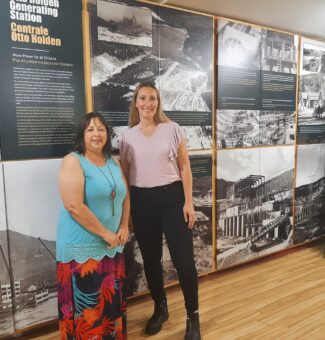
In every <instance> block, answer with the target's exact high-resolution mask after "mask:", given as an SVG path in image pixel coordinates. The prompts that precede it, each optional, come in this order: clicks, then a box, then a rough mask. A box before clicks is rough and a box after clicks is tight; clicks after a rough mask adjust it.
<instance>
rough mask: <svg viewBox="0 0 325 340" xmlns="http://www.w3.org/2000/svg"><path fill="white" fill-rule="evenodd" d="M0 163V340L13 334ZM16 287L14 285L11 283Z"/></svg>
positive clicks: (0, 165)
mask: <svg viewBox="0 0 325 340" xmlns="http://www.w3.org/2000/svg"><path fill="white" fill-rule="evenodd" d="M2 166H3V165H2V163H0V286H1V299H0V319H1V323H0V338H2V337H5V336H7V335H10V334H13V332H14V319H13V301H12V281H11V280H10V273H9V254H8V239H7V223H6V206H5V198H4V186H3V171H2ZM13 284H14V285H15V287H16V283H15V282H14V283H13Z"/></svg>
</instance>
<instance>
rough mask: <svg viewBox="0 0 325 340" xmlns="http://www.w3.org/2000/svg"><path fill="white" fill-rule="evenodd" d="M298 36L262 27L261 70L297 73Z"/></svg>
mask: <svg viewBox="0 0 325 340" xmlns="http://www.w3.org/2000/svg"><path fill="white" fill-rule="evenodd" d="M297 61H298V36H297V35H293V34H288V33H283V32H278V31H273V30H269V29H262V70H263V71H271V72H281V73H291V74H296V73H297Z"/></svg>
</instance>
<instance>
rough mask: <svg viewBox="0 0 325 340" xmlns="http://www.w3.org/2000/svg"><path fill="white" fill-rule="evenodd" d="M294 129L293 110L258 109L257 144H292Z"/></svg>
mask: <svg viewBox="0 0 325 340" xmlns="http://www.w3.org/2000/svg"><path fill="white" fill-rule="evenodd" d="M295 131H296V114H295V112H292V111H260V114H259V145H283V144H294V142H295Z"/></svg>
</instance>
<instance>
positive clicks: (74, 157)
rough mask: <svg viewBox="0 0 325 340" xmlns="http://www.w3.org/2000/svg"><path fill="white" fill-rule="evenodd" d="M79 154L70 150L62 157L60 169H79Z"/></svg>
mask: <svg viewBox="0 0 325 340" xmlns="http://www.w3.org/2000/svg"><path fill="white" fill-rule="evenodd" d="M80 157H81V155H80V154H78V153H76V152H71V153H69V154H67V155H66V156H64V157H63V159H62V163H61V169H68V170H69V169H74V170H76V169H80V168H81V164H80V162H81V159H80Z"/></svg>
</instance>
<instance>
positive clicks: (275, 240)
mask: <svg viewBox="0 0 325 340" xmlns="http://www.w3.org/2000/svg"><path fill="white" fill-rule="evenodd" d="M294 151H295V149H294V147H293V146H286V147H272V148H251V149H232V150H222V151H221V150H219V151H218V152H217V170H216V188H217V197H216V204H217V212H216V214H217V249H216V250H217V258H216V260H217V270H218V269H223V268H226V267H229V266H232V265H234V264H238V263H241V262H247V261H249V260H252V259H256V258H258V257H261V256H264V255H267V254H271V253H274V252H277V251H280V250H283V249H286V248H288V247H290V246H291V245H292V242H293V202H292V201H293V177H294Z"/></svg>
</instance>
